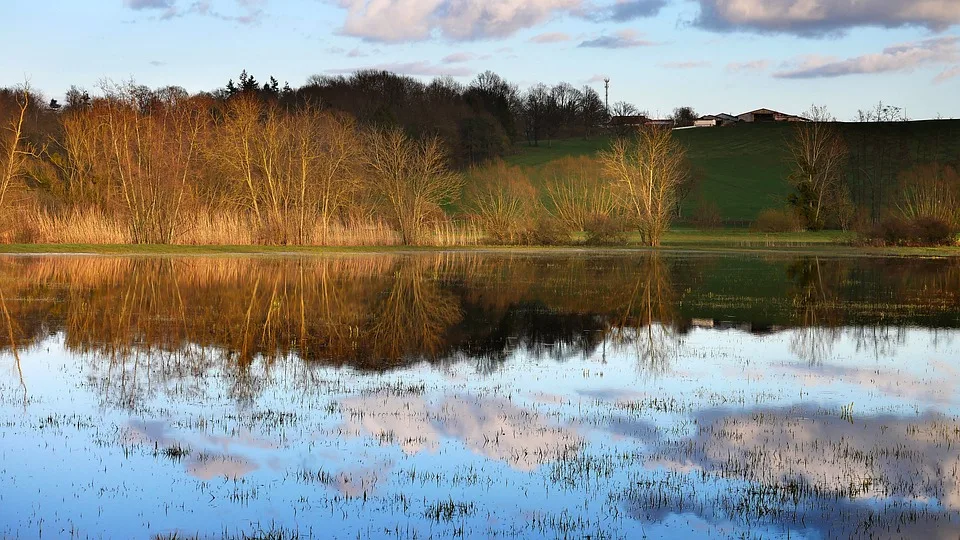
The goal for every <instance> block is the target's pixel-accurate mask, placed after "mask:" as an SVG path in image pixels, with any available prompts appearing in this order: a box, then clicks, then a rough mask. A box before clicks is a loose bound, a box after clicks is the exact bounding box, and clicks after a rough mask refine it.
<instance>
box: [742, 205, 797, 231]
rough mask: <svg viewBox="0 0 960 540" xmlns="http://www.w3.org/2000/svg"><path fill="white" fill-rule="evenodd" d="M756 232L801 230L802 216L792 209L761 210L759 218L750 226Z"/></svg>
mask: <svg viewBox="0 0 960 540" xmlns="http://www.w3.org/2000/svg"><path fill="white" fill-rule="evenodd" d="M750 228H751V229H752V230H754V231H756V232H767V233H780V232H800V231H802V230H803V227H802V226H801V224H800V218H798V217H797V214H796V213H794V212H793V211H792V210H786V209H785V210H776V209H768V210H764V211H762V212H760V215H758V216H757V220H756V221H754V222H753V225H752V226H751V227H750Z"/></svg>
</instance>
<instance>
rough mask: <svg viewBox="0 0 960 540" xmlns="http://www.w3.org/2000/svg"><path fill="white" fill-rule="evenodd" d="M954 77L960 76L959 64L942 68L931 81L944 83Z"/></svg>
mask: <svg viewBox="0 0 960 540" xmlns="http://www.w3.org/2000/svg"><path fill="white" fill-rule="evenodd" d="M955 77H960V65H957V66H953V67H950V68H947V69H945V70H943V72H942V73H940V74H939V75H937V76H936V77H934V79H933V82H935V83H937V84H940V83H945V82H947V81H949V80H950V79H953V78H955Z"/></svg>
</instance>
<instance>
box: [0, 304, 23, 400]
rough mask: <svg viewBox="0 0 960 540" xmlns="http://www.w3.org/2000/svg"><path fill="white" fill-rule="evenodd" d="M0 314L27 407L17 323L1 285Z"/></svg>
mask: <svg viewBox="0 0 960 540" xmlns="http://www.w3.org/2000/svg"><path fill="white" fill-rule="evenodd" d="M0 314H2V315H3V323H4V327H5V329H6V332H7V338H8V339H9V340H10V341H9V344H10V354H11V356H12V357H13V363H14V366H15V367H16V369H17V377H18V379H19V380H20V388H21V389H22V390H23V406H24V407H26V406H27V383H26V382H25V381H24V380H23V367H22V366H21V365H20V351H19V349H20V348H19V346H18V345H17V333H18V332H19V330H18V329H17V328H16V321H14V320H13V317H11V316H10V310H8V309H7V298H6V296H5V295H4V294H3V286H2V285H0Z"/></svg>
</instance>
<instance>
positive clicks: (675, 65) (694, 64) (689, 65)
mask: <svg viewBox="0 0 960 540" xmlns="http://www.w3.org/2000/svg"><path fill="white" fill-rule="evenodd" d="M710 65H711V64H710V62H706V61H702V60H696V61H690V62H666V63H663V64H660V67H663V68H667V69H699V68H705V67H710Z"/></svg>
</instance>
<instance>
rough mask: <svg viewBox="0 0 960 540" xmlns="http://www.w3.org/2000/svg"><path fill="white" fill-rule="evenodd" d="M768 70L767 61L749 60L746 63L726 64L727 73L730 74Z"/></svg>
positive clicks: (768, 63) (768, 62)
mask: <svg viewBox="0 0 960 540" xmlns="http://www.w3.org/2000/svg"><path fill="white" fill-rule="evenodd" d="M768 69H770V61H769V60H750V61H748V62H730V63H729V64H727V71H729V72H731V73H749V72H759V71H766V70H768Z"/></svg>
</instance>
